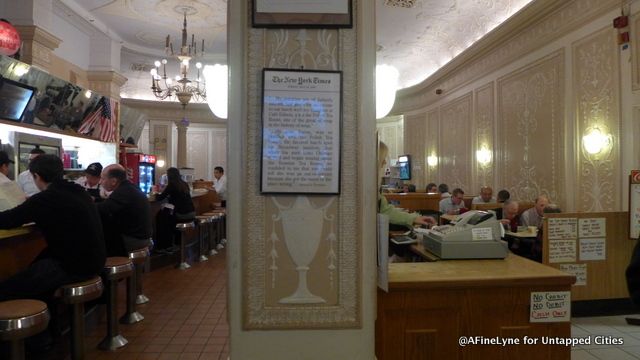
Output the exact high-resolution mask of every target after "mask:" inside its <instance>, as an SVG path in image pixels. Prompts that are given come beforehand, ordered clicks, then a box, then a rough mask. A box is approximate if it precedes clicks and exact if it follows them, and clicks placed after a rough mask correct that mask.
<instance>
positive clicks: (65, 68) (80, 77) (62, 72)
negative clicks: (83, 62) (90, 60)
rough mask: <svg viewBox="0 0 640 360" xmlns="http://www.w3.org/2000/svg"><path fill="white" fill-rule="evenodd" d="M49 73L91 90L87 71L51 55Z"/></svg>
mask: <svg viewBox="0 0 640 360" xmlns="http://www.w3.org/2000/svg"><path fill="white" fill-rule="evenodd" d="M49 73H50V74H51V75H53V76H55V77H59V78H60V79H62V80H65V81H68V82H70V83H72V84H74V85H78V86H80V87H83V88H85V89H89V80H88V79H87V71H86V70H83V69H82V68H80V67H78V66H76V65H74V64H72V63H70V62H68V61H67V60H64V59H62V58H60V57H58V56H56V55H54V54H51V65H50V67H49Z"/></svg>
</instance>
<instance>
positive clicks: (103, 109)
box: [78, 96, 118, 142]
mask: <svg viewBox="0 0 640 360" xmlns="http://www.w3.org/2000/svg"><path fill="white" fill-rule="evenodd" d="M117 106H118V103H117V102H116V101H115V100H114V99H108V98H107V97H105V96H103V97H102V98H101V99H100V101H98V105H97V106H96V109H95V110H94V111H93V112H92V113H90V114H89V116H87V118H86V119H84V120H83V121H82V125H80V129H78V133H80V134H84V135H89V136H91V137H94V138H98V139H100V140H101V141H108V142H114V141H115V140H116V129H117V125H116V116H115V113H114V111H112V110H115V109H116V107H117Z"/></svg>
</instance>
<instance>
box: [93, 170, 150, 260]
mask: <svg viewBox="0 0 640 360" xmlns="http://www.w3.org/2000/svg"><path fill="white" fill-rule="evenodd" d="M100 184H101V185H102V187H104V189H105V190H106V191H112V193H111V195H109V197H108V198H106V199H105V200H104V201H103V202H100V203H97V204H96V206H97V207H98V211H99V212H100V216H101V217H102V223H103V225H104V238H105V242H106V245H107V255H108V256H128V254H129V252H130V251H132V250H136V249H140V248H143V247H145V246H148V245H149V239H150V238H151V234H152V231H151V210H150V206H149V200H148V199H147V196H146V195H145V194H144V193H142V191H140V189H138V187H137V186H135V185H134V184H132V183H131V182H130V181H129V180H127V172H126V170H125V169H124V167H122V166H121V165H119V164H112V165H109V166H107V167H106V168H104V170H102V175H101V177H100Z"/></svg>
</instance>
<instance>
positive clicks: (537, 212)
mask: <svg viewBox="0 0 640 360" xmlns="http://www.w3.org/2000/svg"><path fill="white" fill-rule="evenodd" d="M547 205H549V198H548V197H547V196H546V195H538V197H537V198H536V204H535V205H534V206H533V207H532V208H531V209H528V210H526V211H525V212H523V213H522V215H520V224H521V225H523V226H536V227H538V228H540V227H542V215H543V214H544V208H545V207H546V206H547Z"/></svg>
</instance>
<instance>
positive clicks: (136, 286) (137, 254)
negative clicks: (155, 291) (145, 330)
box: [120, 246, 149, 324]
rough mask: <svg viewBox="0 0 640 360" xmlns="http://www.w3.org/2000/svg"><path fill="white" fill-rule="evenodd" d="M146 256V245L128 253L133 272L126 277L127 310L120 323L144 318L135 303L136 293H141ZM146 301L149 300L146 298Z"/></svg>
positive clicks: (147, 248)
mask: <svg viewBox="0 0 640 360" xmlns="http://www.w3.org/2000/svg"><path fill="white" fill-rule="evenodd" d="M148 256H149V247H147V246H145V247H143V248H141V249H138V250H134V251H131V252H130V253H129V260H131V263H132V264H133V267H134V272H133V274H132V275H131V276H129V277H128V278H127V311H126V312H125V313H124V315H122V317H121V318H120V324H135V323H137V322H140V321H142V320H144V316H142V314H140V313H139V312H138V311H137V310H136V304H137V297H138V296H137V295H138V293H139V292H140V293H142V270H143V269H142V268H143V267H144V263H145V261H146V259H147V257H148ZM142 296H144V294H143V295H142ZM144 297H145V298H146V296H144ZM147 301H149V299H148V298H147Z"/></svg>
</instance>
